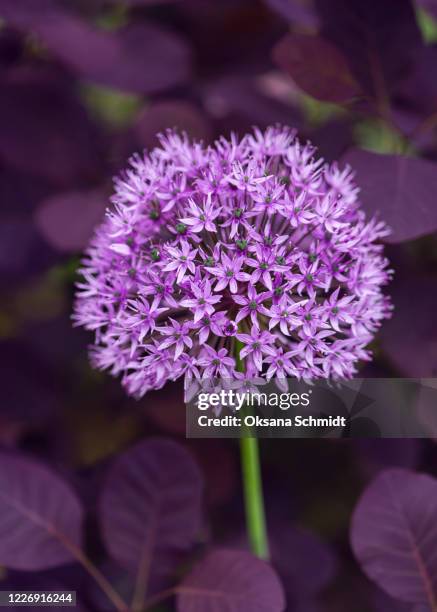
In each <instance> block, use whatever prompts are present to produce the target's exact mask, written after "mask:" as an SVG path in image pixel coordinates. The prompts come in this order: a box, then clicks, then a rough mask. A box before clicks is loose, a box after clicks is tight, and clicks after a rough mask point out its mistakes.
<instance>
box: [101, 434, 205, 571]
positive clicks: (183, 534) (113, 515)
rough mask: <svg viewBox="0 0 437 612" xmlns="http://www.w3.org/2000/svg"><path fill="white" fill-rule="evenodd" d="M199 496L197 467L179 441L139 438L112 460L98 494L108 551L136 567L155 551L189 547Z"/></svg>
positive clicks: (195, 530)
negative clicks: (142, 439) (105, 479)
mask: <svg viewBox="0 0 437 612" xmlns="http://www.w3.org/2000/svg"><path fill="white" fill-rule="evenodd" d="M201 501H202V478H201V474H200V471H199V469H198V467H197V465H196V463H195V462H194V460H193V459H192V457H191V455H190V454H189V453H188V452H187V451H186V450H185V449H184V448H183V447H182V446H180V445H179V444H176V443H175V442H172V441H170V440H164V439H154V440H147V441H144V442H141V443H139V444H138V445H137V446H135V447H134V448H132V449H130V450H129V451H127V452H126V453H125V454H124V455H122V456H121V457H120V458H118V459H117V460H116V461H115V463H114V465H113V466H112V468H111V469H110V471H109V474H108V478H107V482H106V486H105V487H104V490H103V494H102V496H101V500H100V518H101V526H102V533H103V538H104V541H105V543H106V546H107V548H108V550H109V552H110V554H111V555H112V557H113V558H114V559H116V560H117V561H118V562H119V563H121V564H123V565H124V566H126V567H128V568H130V569H132V570H134V571H135V570H136V569H137V568H138V567H139V566H140V565H142V566H143V565H144V564H145V563H146V562H147V560H149V561H150V559H151V558H152V556H153V554H154V553H157V552H161V553H170V552H172V551H178V550H185V549H188V548H189V547H190V546H191V545H192V543H193V542H194V540H195V537H196V534H197V533H198V532H199V530H200V529H201V526H202V513H201Z"/></svg>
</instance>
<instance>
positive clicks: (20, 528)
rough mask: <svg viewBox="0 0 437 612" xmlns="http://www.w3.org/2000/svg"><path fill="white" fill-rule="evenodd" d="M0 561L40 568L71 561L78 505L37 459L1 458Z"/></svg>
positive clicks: (77, 535)
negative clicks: (35, 460)
mask: <svg viewBox="0 0 437 612" xmlns="http://www.w3.org/2000/svg"><path fill="white" fill-rule="evenodd" d="M0 517H1V519H0V541H1V546H0V563H1V564H2V565H5V566H6V567H11V568H14V569H20V570H34V571H35V570H41V569H47V568H51V567H56V566H58V565H62V564H64V563H71V562H72V561H74V549H77V548H78V547H80V545H81V539H82V537H81V529H82V507H81V504H80V502H79V500H78V499H77V497H76V495H75V494H74V492H73V491H72V490H71V489H70V487H68V486H67V485H66V484H65V483H64V482H63V481H62V480H61V479H60V478H58V477H57V476H56V475H55V474H53V473H52V472H51V471H49V470H48V469H47V468H45V467H43V466H41V465H40V464H38V463H36V462H34V461H31V460H28V459H24V458H22V457H15V456H13V455H6V454H4V453H3V454H2V455H1V457H0Z"/></svg>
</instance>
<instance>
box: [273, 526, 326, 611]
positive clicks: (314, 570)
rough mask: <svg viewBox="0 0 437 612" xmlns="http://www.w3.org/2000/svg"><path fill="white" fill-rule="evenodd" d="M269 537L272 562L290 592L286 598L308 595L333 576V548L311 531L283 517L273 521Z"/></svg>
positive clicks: (319, 589)
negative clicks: (292, 525) (288, 521)
mask: <svg viewBox="0 0 437 612" xmlns="http://www.w3.org/2000/svg"><path fill="white" fill-rule="evenodd" d="M270 541H271V552H272V563H273V564H274V566H275V567H276V569H277V570H278V572H279V575H280V576H281V578H282V581H283V584H284V588H285V590H286V591H287V593H288V594H289V596H288V597H287V600H290V601H291V600H293V601H297V600H301V599H304V598H308V599H309V598H310V597H312V596H315V595H316V594H317V593H318V592H320V591H321V590H322V589H324V588H325V587H327V586H328V585H329V583H330V582H332V580H333V579H334V577H335V574H336V571H337V559H336V558H335V555H334V553H333V550H332V549H331V548H330V547H329V546H328V545H327V544H326V543H324V542H323V541H321V540H320V539H319V538H318V537H317V536H316V535H315V534H313V533H311V532H310V531H307V530H303V529H296V528H293V527H291V526H290V524H289V523H287V522H286V521H284V520H282V521H279V522H276V523H275V525H274V527H273V529H272V531H271V533H270Z"/></svg>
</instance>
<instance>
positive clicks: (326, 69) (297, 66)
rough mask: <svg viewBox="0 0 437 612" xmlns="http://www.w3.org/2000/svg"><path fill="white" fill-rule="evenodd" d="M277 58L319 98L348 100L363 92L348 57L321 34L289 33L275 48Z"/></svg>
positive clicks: (332, 100) (298, 80)
mask: <svg viewBox="0 0 437 612" xmlns="http://www.w3.org/2000/svg"><path fill="white" fill-rule="evenodd" d="M273 59H274V60H275V62H276V63H277V64H278V65H279V66H280V67H281V68H282V69H283V70H285V72H287V73H288V74H289V75H290V76H291V78H292V79H293V80H294V81H295V83H296V84H297V85H298V86H299V87H300V88H301V89H303V90H304V91H305V92H306V93H308V94H309V95H310V96H313V97H314V98H317V99H318V100H325V101H328V102H344V101H347V100H350V99H351V98H354V97H356V96H358V95H359V94H360V86H359V85H358V83H357V81H356V80H355V78H354V77H353V75H352V73H351V71H350V69H349V66H348V63H347V60H346V58H345V57H344V56H343V54H342V53H341V52H340V51H339V50H338V49H336V47H335V46H334V45H333V44H332V43H330V42H329V41H327V40H323V39H322V38H320V37H319V36H307V35H305V34H287V35H286V36H285V37H284V38H283V39H282V40H280V41H279V43H278V44H277V45H276V47H275V48H274V50H273Z"/></svg>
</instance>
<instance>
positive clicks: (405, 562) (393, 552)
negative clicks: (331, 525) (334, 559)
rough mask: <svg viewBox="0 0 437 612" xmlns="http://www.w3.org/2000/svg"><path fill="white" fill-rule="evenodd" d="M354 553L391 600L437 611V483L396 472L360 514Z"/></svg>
mask: <svg viewBox="0 0 437 612" xmlns="http://www.w3.org/2000/svg"><path fill="white" fill-rule="evenodd" d="M351 542H352V548H353V551H354V553H355V556H356V557H357V559H358V561H359V562H360V564H361V566H362V568H363V570H364V572H365V573H366V574H367V575H368V576H369V578H371V579H372V580H374V581H375V582H376V583H377V584H378V585H379V586H380V587H381V588H383V589H384V590H385V591H386V592H387V593H388V594H389V595H391V596H392V597H395V598H397V599H400V600H401V601H405V602H409V603H414V604H426V605H428V606H429V607H430V609H431V610H436V609H437V557H436V551H437V480H436V479H435V478H431V477H430V476H427V475H425V474H416V473H414V472H411V471H408V470H401V469H393V470H387V471H385V472H383V473H382V474H381V475H380V476H378V477H377V478H376V479H375V480H374V481H373V482H372V483H371V484H370V486H369V487H368V488H367V489H366V491H365V492H364V494H363V496H362V497H361V499H360V501H359V503H358V506H357V507H356V509H355V512H354V516H353V519H352V529H351Z"/></svg>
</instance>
